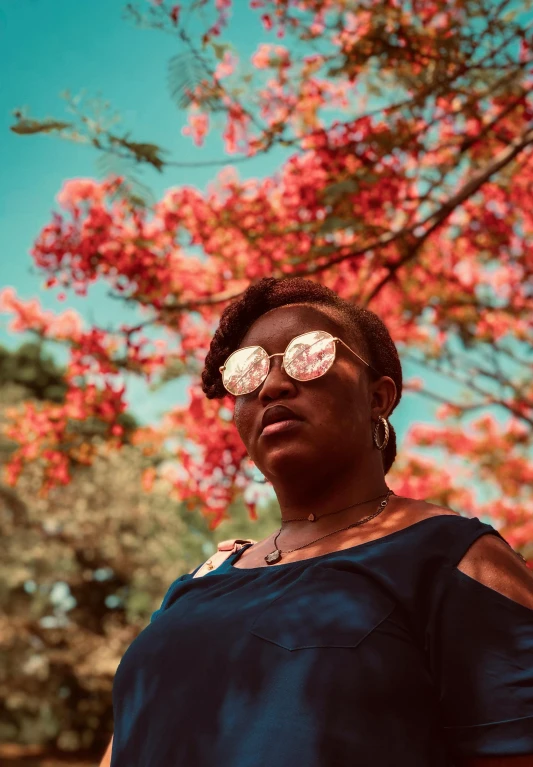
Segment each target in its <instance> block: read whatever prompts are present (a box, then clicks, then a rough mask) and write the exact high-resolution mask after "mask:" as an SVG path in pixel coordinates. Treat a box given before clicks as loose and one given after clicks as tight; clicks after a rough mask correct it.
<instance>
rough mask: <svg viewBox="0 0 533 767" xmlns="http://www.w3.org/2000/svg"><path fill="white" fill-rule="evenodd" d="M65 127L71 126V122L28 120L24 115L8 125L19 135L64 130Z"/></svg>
mask: <svg viewBox="0 0 533 767" xmlns="http://www.w3.org/2000/svg"><path fill="white" fill-rule="evenodd" d="M65 128H72V123H65V122H61V121H59V120H30V119H28V118H26V117H19V118H18V120H17V122H16V123H15V124H14V125H10V126H9V129H10V130H12V131H13V133H18V134H19V135H21V136H26V135H30V134H32V133H51V132H52V131H61V130H65Z"/></svg>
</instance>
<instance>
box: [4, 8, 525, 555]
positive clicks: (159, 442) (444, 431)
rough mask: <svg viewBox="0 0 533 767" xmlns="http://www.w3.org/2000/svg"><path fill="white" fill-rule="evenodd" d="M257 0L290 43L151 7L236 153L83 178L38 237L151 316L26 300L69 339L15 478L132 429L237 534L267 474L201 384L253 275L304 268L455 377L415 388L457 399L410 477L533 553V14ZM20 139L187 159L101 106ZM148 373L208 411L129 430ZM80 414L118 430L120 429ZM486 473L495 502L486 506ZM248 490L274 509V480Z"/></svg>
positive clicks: (17, 435)
mask: <svg viewBox="0 0 533 767" xmlns="http://www.w3.org/2000/svg"><path fill="white" fill-rule="evenodd" d="M250 5H251V7H252V8H253V9H255V11H256V13H257V21H258V24H259V25H262V28H263V30H266V32H267V33H269V34H270V35H271V38H272V42H270V43H262V44H260V45H259V47H258V48H257V50H256V51H255V52H254V54H253V55H252V57H251V59H250V61H242V60H240V59H239V57H238V54H237V52H236V51H235V50H234V49H233V48H232V47H231V46H229V45H228V44H227V43H224V42H222V39H223V35H224V34H225V32H227V30H228V24H229V18H230V12H231V0H215V2H213V1H212V0H197V1H196V2H195V3H193V4H192V6H194V8H195V10H196V11H197V12H198V13H200V12H202V13H204V14H205V17H206V22H207V23H206V25H205V30H204V32H203V33H202V34H201V35H198V36H194V35H192V34H191V33H190V32H189V31H188V26H187V25H188V23H189V18H190V13H188V12H186V10H185V9H184V8H181V7H180V6H179V5H176V4H173V3H167V2H161V1H160V0H158V1H157V2H152V3H141V4H139V5H137V6H130V7H129V11H130V14H131V15H132V16H133V17H135V18H136V19H137V20H138V21H140V22H142V23H143V24H144V25H150V26H152V27H155V28H158V29H160V30H161V31H162V32H169V33H171V34H174V35H175V36H176V39H177V40H178V41H179V43H180V46H181V49H180V51H181V52H180V53H179V55H178V57H177V59H176V60H175V61H173V62H171V73H173V77H174V79H173V87H174V95H175V96H176V98H177V99H178V101H179V103H180V104H181V106H183V107H184V108H186V109H187V110H188V124H187V126H186V128H185V133H186V134H187V135H189V136H190V138H191V141H193V142H195V143H196V144H197V145H201V144H202V142H203V141H204V139H205V137H206V135H207V134H208V132H209V131H211V130H220V131H221V132H222V135H223V140H224V144H225V149H226V153H227V154H228V155H231V157H227V158H226V159H225V160H224V162H225V163H226V165H227V167H225V168H223V169H222V170H221V171H220V172H217V171H215V170H214V171H213V172H214V174H215V173H216V176H215V177H214V180H213V183H212V185H211V186H210V187H209V188H208V189H207V191H206V192H205V193H202V192H199V191H197V190H196V189H193V188H191V187H188V186H180V187H177V188H172V189H170V190H169V191H168V192H167V193H166V194H165V195H164V196H163V198H162V199H160V200H159V201H157V202H156V203H155V204H146V203H143V201H142V200H141V199H140V198H139V196H138V195H136V194H134V193H133V192H132V189H131V187H130V186H128V182H127V180H125V179H124V178H117V177H110V178H108V179H107V180H105V181H104V182H97V181H94V180H91V179H75V180H71V181H68V182H66V183H65V185H64V187H63V189H62V190H61V192H60V194H59V196H58V205H59V209H58V211H57V212H55V213H54V214H53V216H52V219H51V221H50V223H49V224H48V225H46V226H45V227H44V229H43V230H42V231H41V232H40V233H39V234H38V236H37V239H36V241H35V244H34V246H33V249H32V257H33V260H34V264H35V266H36V267H37V268H38V269H39V270H40V271H41V273H42V274H43V275H44V276H45V279H46V286H47V287H48V288H59V289H60V290H61V291H68V290H71V291H74V292H75V293H76V294H77V295H84V294H85V293H86V291H87V288H88V286H89V285H91V284H92V283H95V282H101V283H105V284H106V285H107V287H108V290H109V291H110V292H111V294H112V295H113V296H115V297H116V298H117V299H119V300H122V301H124V302H128V303H129V304H133V305H136V306H138V307H139V308H140V309H141V310H142V312H143V315H142V319H140V320H139V322H138V323H137V324H135V325H122V326H120V327H117V328H115V329H113V330H109V329H105V330H104V329H103V328H100V327H97V326H93V327H84V325H83V323H82V321H81V319H80V318H79V316H77V315H76V313H75V312H73V311H72V310H67V311H65V312H63V313H62V314H59V315H55V314H52V313H50V312H46V311H43V310H42V309H41V307H40V305H39V303H38V301H37V300H32V301H23V300H21V299H20V298H19V297H17V295H16V294H15V292H14V291H13V290H11V289H7V290H4V291H3V293H2V294H1V297H0V308H1V309H2V310H4V311H7V312H10V313H11V314H12V317H13V319H12V326H11V327H12V329H13V330H20V331H22V330H28V329H29V330H33V331H35V332H36V333H38V334H39V335H40V336H41V337H43V338H46V339H53V340H56V341H58V342H61V343H63V344H65V345H67V346H68V348H69V349H70V363H69V365H68V369H67V376H66V380H67V386H68V389H67V393H66V396H65V399H64V401H63V402H62V403H60V404H58V403H53V402H45V403H43V404H41V405H37V404H35V403H32V404H27V405H26V407H25V408H23V409H22V410H20V411H17V413H13V416H12V420H11V423H10V425H9V427H8V428H9V437H10V438H11V439H12V440H14V441H15V442H16V443H17V444H18V446H19V447H18V449H17V450H16V452H15V453H14V454H13V457H12V459H11V462H10V465H9V481H10V482H11V483H15V482H16V481H17V477H18V476H19V474H20V472H21V471H22V469H23V468H24V466H25V464H28V463H35V462H38V463H39V465H41V466H42V476H43V490H44V491H46V490H47V489H49V488H51V487H53V486H56V485H57V484H60V483H63V484H66V483H68V482H69V479H70V475H71V469H72V466H73V464H75V463H84V464H87V463H91V462H92V461H93V460H94V459H95V457H96V456H97V455H99V454H101V453H102V452H103V451H109V450H120V449H121V447H122V446H123V445H124V444H125V443H126V442H131V443H133V444H135V445H137V446H141V447H142V449H143V450H144V451H145V454H146V455H147V456H153V459H154V460H153V465H152V466H150V467H149V468H148V469H147V470H146V471H145V473H144V476H143V482H144V485H145V487H146V488H147V489H149V487H150V485H151V483H152V481H153V480H154V478H155V477H156V476H157V473H158V471H159V470H160V468H159V467H160V465H161V462H160V460H159V458H158V456H159V455H160V453H161V451H166V452H167V453H168V451H169V449H170V448H169V445H172V448H171V453H172V458H173V459H174V461H175V464H176V466H177V467H178V468H177V469H176V471H175V472H174V475H173V487H174V490H175V493H176V495H177V497H179V498H180V499H181V500H183V501H185V502H186V503H187V504H188V505H190V507H191V508H194V507H196V506H198V507H200V508H201V509H202V511H203V512H204V513H205V514H206V515H207V516H208V517H209V519H210V521H211V523H212V525H216V524H217V523H218V522H219V521H220V519H222V518H223V516H224V513H225V510H226V509H227V508H228V507H229V505H230V504H231V503H232V501H234V500H236V499H238V498H241V497H242V495H243V493H244V492H245V491H246V490H247V489H249V488H250V487H252V484H253V477H252V475H251V468H252V466H251V463H250V460H249V458H248V456H247V455H246V449H245V447H244V445H243V444H242V443H241V441H240V439H239V437H238V434H237V432H236V429H235V427H234V425H233V424H232V423H231V414H232V408H233V402H232V400H231V398H226V399H225V400H220V401H219V400H207V399H206V398H205V396H204V395H203V393H202V391H201V388H200V384H199V373H200V371H201V369H202V365H203V359H204V357H205V354H206V352H207V349H208V346H209V342H210V339H211V336H212V333H213V331H214V328H215V327H216V324H217V320H218V317H219V316H220V313H221V311H222V310H223V309H224V308H225V306H227V305H228V302H231V301H232V300H233V299H235V298H236V297H237V296H239V295H240V294H241V293H242V292H243V291H244V290H245V288H246V287H247V286H248V285H249V284H250V283H251V282H254V281H257V280H258V279H260V278H261V277H263V276H271V275H273V276H276V277H280V278H286V277H292V276H304V277H308V278H310V279H314V280H319V281H322V282H324V283H325V284H327V285H328V286H329V287H330V288H332V289H333V290H335V291H336V292H338V293H339V295H341V296H342V297H343V298H346V299H348V300H349V301H353V302H354V303H357V304H359V305H361V306H366V307H368V308H371V309H372V310H373V311H375V312H376V313H377V314H379V315H380V317H382V319H383V320H384V322H385V323H386V324H387V326H388V328H389V330H390V332H391V335H392V337H393V339H394V341H395V342H396V344H397V345H398V348H399V351H400V355H401V357H402V359H403V360H404V361H407V360H414V361H417V362H419V363H420V364H422V365H423V366H425V368H426V369H427V370H428V371H434V372H438V373H439V374H440V375H441V376H444V377H447V378H448V379H449V380H450V392H451V393H453V396H452V395H450V397H449V398H442V397H441V396H440V395H436V394H435V393H434V392H433V391H432V389H431V387H430V386H429V385H427V384H425V383H424V381H423V380H418V379H417V380H411V381H408V382H407V384H406V389H407V390H412V391H417V392H418V396H420V397H429V398H431V399H433V400H435V401H437V402H438V403H439V404H440V407H439V408H438V410H437V415H438V418H439V419H440V421H441V423H440V424H439V425H438V426H433V427H431V428H430V427H427V426H413V427H412V428H411V430H410V432H409V434H408V437H407V439H406V442H405V443H404V449H403V450H402V452H401V455H400V457H399V459H398V460H397V461H396V463H395V464H394V467H393V469H392V471H391V474H390V485H391V486H392V487H393V488H394V490H395V491H396V492H397V493H398V494H400V495H407V496H411V497H424V498H430V499H432V500H433V501H435V502H437V503H443V504H446V505H452V504H453V505H456V506H457V507H458V508H459V509H461V510H463V511H465V512H466V513H474V514H476V515H478V516H482V515H489V516H491V517H492V518H493V520H494V521H495V522H496V523H497V526H498V528H499V529H500V530H501V532H502V534H503V535H504V536H505V537H506V538H507V540H508V541H509V542H510V543H511V544H512V545H514V546H516V547H517V548H520V549H521V550H522V551H523V552H524V553H525V554H526V556H530V557H532V558H533V548H531V541H532V540H533V458H532V452H531V448H532V443H533V380H532V376H531V351H532V347H533V312H532V308H533V153H532V145H533V111H532V109H533V104H532V99H531V95H532V88H533V78H532V65H533V42H532V37H531V28H530V24H531V22H528V20H527V15H526V14H525V13H524V14H523V16H521V15H520V14H521V13H522V8H521V9H519V10H517V9H516V4H514V3H511V2H508V1H507V0H502V1H501V2H497V3H495V2H493V1H492V0H433V1H432V2H426V1H424V2H418V0H410V1H408V2H405V1H404V0H367V1H366V2H357V3H355V2H350V0H252V2H251V3H250ZM192 6H191V7H192ZM522 7H523V6H522ZM189 10H190V8H189ZM528 24H529V26H528ZM12 129H13V130H14V131H16V132H18V133H20V134H30V133H31V134H33V133H39V132H48V133H52V134H57V135H58V136H60V137H62V138H64V139H71V140H76V141H85V142H87V143H88V144H90V145H91V146H92V147H93V148H94V149H95V150H96V151H98V152H102V153H104V154H105V155H106V156H113V155H116V156H118V157H121V158H126V159H129V160H131V161H133V162H135V163H138V164H141V165H142V164H148V165H151V166H152V167H155V168H157V169H158V170H161V171H164V170H165V169H167V168H170V167H173V166H176V165H186V163H179V162H174V161H172V160H169V159H166V156H165V153H164V151H163V150H162V148H161V147H158V146H157V145H155V144H151V143H148V142H141V141H134V140H132V139H131V138H130V137H129V134H120V133H119V132H118V131H117V130H116V129H114V128H112V127H110V126H109V125H107V124H106V123H105V121H104V120H100V119H98V118H96V117H94V116H89V115H87V114H86V113H84V112H83V111H81V109H78V110H74V118H73V120H72V121H69V122H65V121H59V120H43V121H39V120H36V119H30V118H29V117H27V116H25V115H24V114H22V113H18V114H17V118H16V122H15V124H14V125H13V128H12ZM278 146H281V147H284V148H285V150H286V152H287V159H286V160H285V161H284V162H283V164H282V165H281V166H280V167H279V168H277V169H276V170H275V171H274V172H273V173H272V175H271V176H269V177H267V178H263V179H254V180H241V178H240V176H239V173H238V170H237V167H238V164H239V163H243V162H245V161H246V160H247V159H248V158H251V157H255V156H257V155H259V154H261V153H268V152H270V151H271V150H272V149H273V148H274V147H278ZM229 163H231V167H230V166H229ZM199 251H201V254H200V255H197V254H198V252H199ZM157 330H159V331H161V335H160V337H159V338H157V333H155V331H157ZM163 331H165V333H163ZM163 336H164V338H163ZM125 371H129V372H133V373H135V374H137V375H139V376H143V377H145V378H146V379H147V380H149V381H151V382H157V381H163V380H167V379H168V378H169V377H170V376H176V375H181V374H188V375H192V376H193V383H192V384H191V385H190V388H189V395H188V403H187V404H186V405H185V406H180V407H176V408H174V409H173V410H171V411H170V412H168V413H167V414H166V416H165V417H164V418H163V419H162V422H161V423H159V424H154V425H153V426H150V427H142V428H136V429H126V428H125V426H124V423H123V422H122V421H121V416H123V414H124V412H125V409H126V395H125V387H124V383H123V374H124V372H125ZM496 416H498V417H496ZM467 419H468V420H467ZM76 423H77V424H80V423H93V424H98V425H99V429H98V435H97V437H95V436H94V435H92V434H87V433H85V431H84V430H83V429H80V428H73V424H76ZM427 447H431V448H440V449H441V450H442V451H444V454H445V455H446V456H448V457H449V459H450V460H445V461H439V462H438V463H437V462H436V461H435V460H434V459H431V458H430V457H428V456H427V455H426V456H425V455H424V449H425V448H427ZM452 459H454V460H452ZM455 459H457V460H455ZM474 480H477V481H478V482H479V481H482V482H483V483H484V484H485V485H486V486H487V487H488V488H490V489H491V490H492V491H493V495H494V497H495V498H496V500H491V501H490V502H488V501H483V502H480V501H479V500H477V499H476V497H475V495H474V493H473V491H472V483H473V481H474ZM247 500H248V504H249V508H250V511H251V513H252V514H253V512H254V510H255V505H256V501H255V500H254V496H253V493H252V494H251V495H247Z"/></svg>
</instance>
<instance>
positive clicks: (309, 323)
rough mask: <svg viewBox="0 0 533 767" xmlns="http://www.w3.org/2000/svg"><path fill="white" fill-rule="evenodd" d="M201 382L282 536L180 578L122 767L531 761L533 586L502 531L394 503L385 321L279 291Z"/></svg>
mask: <svg viewBox="0 0 533 767" xmlns="http://www.w3.org/2000/svg"><path fill="white" fill-rule="evenodd" d="M238 350H244V351H238ZM237 351H238V353H236V354H234V352H237ZM202 380H203V390H204V392H205V394H206V396H207V397H208V398H210V399H211V398H221V397H224V396H227V395H228V394H230V395H231V396H232V397H234V399H235V410H234V420H235V426H236V427H237V430H238V432H239V434H240V437H241V438H242V440H243V442H244V444H245V446H246V448H247V450H248V453H249V455H250V457H251V458H252V459H253V461H254V463H255V464H256V465H257V466H258V468H259V469H260V470H261V472H262V473H263V474H264V476H265V477H266V478H267V479H268V480H269V481H270V482H271V483H272V485H273V487H274V490H275V492H276V496H277V499H278V501H279V506H280V509H281V521H280V527H279V529H277V530H276V531H274V532H273V533H272V535H269V536H268V538H266V539H265V540H262V541H259V542H258V543H248V544H246V545H244V546H242V547H240V548H239V547H236V549H235V551H234V552H233V553H232V554H231V555H230V556H229V557H228V558H227V559H226V560H225V561H224V562H223V563H222V564H221V565H220V566H219V567H217V568H215V569H212V570H211V571H208V572H207V573H206V574H205V575H204V577H202V578H195V577H194V575H195V572H196V571H195V572H193V573H191V574H186V575H182V576H181V577H180V578H178V580H177V581H176V582H175V583H173V584H172V586H171V587H170V589H169V591H168V592H167V594H166V596H165V598H164V600H163V604H162V606H161V608H160V609H159V610H158V611H157V612H156V613H155V614H154V616H153V617H152V621H151V623H150V625H149V626H148V627H147V628H146V629H145V630H144V631H143V632H141V634H140V635H139V637H137V639H136V640H135V641H134V642H133V643H132V645H131V646H130V647H129V648H128V650H127V652H126V653H125V655H124V657H123V659H122V661H121V663H120V665H119V668H118V670H117V675H116V679H115V683H114V688H113V703H114V715H115V735H114V743H113V749H112V758H111V765H112V767H137V766H138V767H162V766H163V765H172V766H173V767H182V766H183V767H213V766H215V765H216V767H270V766H271V765H276V767H295V766H296V765H300V764H301V765H306V767H345V766H346V767H348V766H349V767H377V766H379V767H388V766H389V765H390V767H393V766H394V767H400V766H403V765H406V767H445V766H446V767H448V766H449V765H501V766H502V767H503V766H504V765H505V766H507V765H508V766H509V767H518V766H519V765H529V767H531V766H532V765H533V576H532V574H531V572H530V571H529V570H528V569H527V567H526V565H525V564H524V563H523V561H522V560H521V559H520V558H519V556H518V555H517V554H516V553H515V552H514V551H513V550H512V549H511V548H510V547H509V545H508V544H507V543H506V542H505V541H504V539H503V538H502V537H501V536H500V535H499V534H498V533H497V532H496V530H494V529H493V528H492V527H491V526H490V525H487V524H484V523H482V522H480V521H479V520H478V519H477V518H466V517H463V516H461V515H459V514H457V513H456V512H454V511H451V510H450V509H447V508H443V507H441V506H436V505H434V504H431V503H426V502H424V501H418V500H415V499H411V498H403V497H399V496H396V495H395V494H394V493H393V492H392V490H390V489H389V488H388V486H387V483H386V480H385V476H386V474H387V472H388V471H389V469H390V467H391V465H392V463H393V461H394V459H395V456H396V437H395V433H394V429H393V428H392V426H391V425H390V424H389V422H388V418H389V416H390V414H391V413H392V411H393V410H394V408H395V407H396V405H397V404H398V402H399V401H400V397H401V393H402V371H401V366H400V361H399V358H398V354H397V351H396V348H395V346H394V343H393V342H392V340H391V338H390V335H389V333H388V331H387V329H386V327H385V326H384V324H383V323H382V322H381V320H380V319H379V318H378V317H377V316H376V315H375V314H373V313H372V312H369V311H367V310H362V309H359V308H357V307H355V306H353V305H351V304H349V303H347V302H345V301H344V300H341V299H340V298H339V296H337V294H336V293H334V292H333V291H331V290H329V289H328V288H326V287H324V286H321V285H319V284H316V283H314V282H311V281H309V280H303V279H299V278H296V279H287V280H276V279H274V278H265V279H263V280H261V281H260V282H258V283H257V284H255V285H252V286H250V287H249V288H248V289H247V290H246V292H245V293H244V294H243V295H242V297H241V298H240V300H238V301H237V302H235V303H233V304H232V305H230V306H229V307H227V308H226V309H225V311H224V312H223V313H222V316H221V320H220V325H219V327H218V329H217V331H216V333H215V335H214V338H213V340H212V342H211V347H210V350H209V353H208V355H207V357H206V362H205V369H204V371H203V373H202ZM110 750H111V749H110Z"/></svg>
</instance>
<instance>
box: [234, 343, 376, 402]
mask: <svg viewBox="0 0 533 767" xmlns="http://www.w3.org/2000/svg"><path fill="white" fill-rule="evenodd" d="M308 333H327V335H328V336H330V339H331V340H332V341H334V342H336V341H340V342H341V344H342V345H343V346H345V347H346V348H347V349H348V351H350V352H352V354H355V356H356V357H357V359H359V360H361V362H362V363H363V364H365V365H366V366H367V367H368V368H370V370H373V371H374V373H376V374H377V375H378V376H381V373H380V372H379V371H378V370H376V368H375V367H374V366H373V365H371V364H370V363H369V362H367V361H366V360H364V359H363V358H362V357H361V356H360V355H359V354H357V352H354V350H353V349H351V348H350V347H349V346H348V344H346V343H345V342H344V341H343V340H342V338H338V337H337V336H332V335H331V333H328V331H327V330H306V332H305V333H300V335H298V336H294V338H292V339H291V340H290V341H289V343H288V344H287V346H286V347H285V351H284V352H275V354H267V358H268V370H267V372H266V375H265V377H264V378H263V380H262V381H261V382H260V383H258V384H257V386H256V387H255V389H251V391H247V392H245V393H244V394H233V392H232V391H230V390H229V389H228V388H227V387H226V384H225V383H224V381H222V384H223V386H224V388H225V389H226V391H227V392H228V393H229V394H231V395H232V396H233V397H243V396H245V394H252V392H254V391H256V390H257V389H259V387H260V386H261V384H264V382H265V381H266V379H267V378H268V374H269V373H270V360H271V359H272V357H285V353H286V352H287V349H288V348H289V346H290V345H291V344H292V343H293V342H294V341H296V340H297V339H298V338H301V337H302V336H306V335H308ZM257 348H259V349H263V347H262V346H260V345H259V344H253V345H252V346H243V347H242V348H240V349H235V351H234V352H232V353H231V354H230V355H229V357H228V358H227V359H226V361H225V363H224V364H223V365H222V366H221V367H219V372H220V374H221V375H222V374H223V373H224V370H225V369H226V365H227V364H228V360H229V359H230V358H231V357H233V355H234V354H236V353H237V352H242V351H245V350H246V349H257ZM334 350H335V351H334V354H333V359H332V361H331V365H330V366H329V367H328V370H331V368H332V367H333V363H334V362H335V360H336V359H337V344H336V343H335V345H334ZM263 351H264V352H265V354H266V353H267V352H266V349H263ZM281 369H282V370H285V368H284V367H283V362H282V363H281ZM328 370H326V371H324V373H321V374H320V375H319V376H316V377H315V378H310V379H307V380H310V381H315V380H316V379H317V378H322V376H323V375H326V373H327V372H328ZM285 372H286V373H287V371H286V370H285ZM287 375H288V376H289V377H290V378H292V379H293V380H295V381H303V382H304V383H305V379H302V378H296V376H292V375H291V374H290V373H287Z"/></svg>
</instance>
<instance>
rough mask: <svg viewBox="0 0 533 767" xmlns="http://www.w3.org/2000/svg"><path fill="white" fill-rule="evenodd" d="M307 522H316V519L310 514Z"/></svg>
mask: <svg viewBox="0 0 533 767" xmlns="http://www.w3.org/2000/svg"><path fill="white" fill-rule="evenodd" d="M307 521H308V522H316V517H315V515H314V514H313V512H311V514H309V516H308V517H307Z"/></svg>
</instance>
